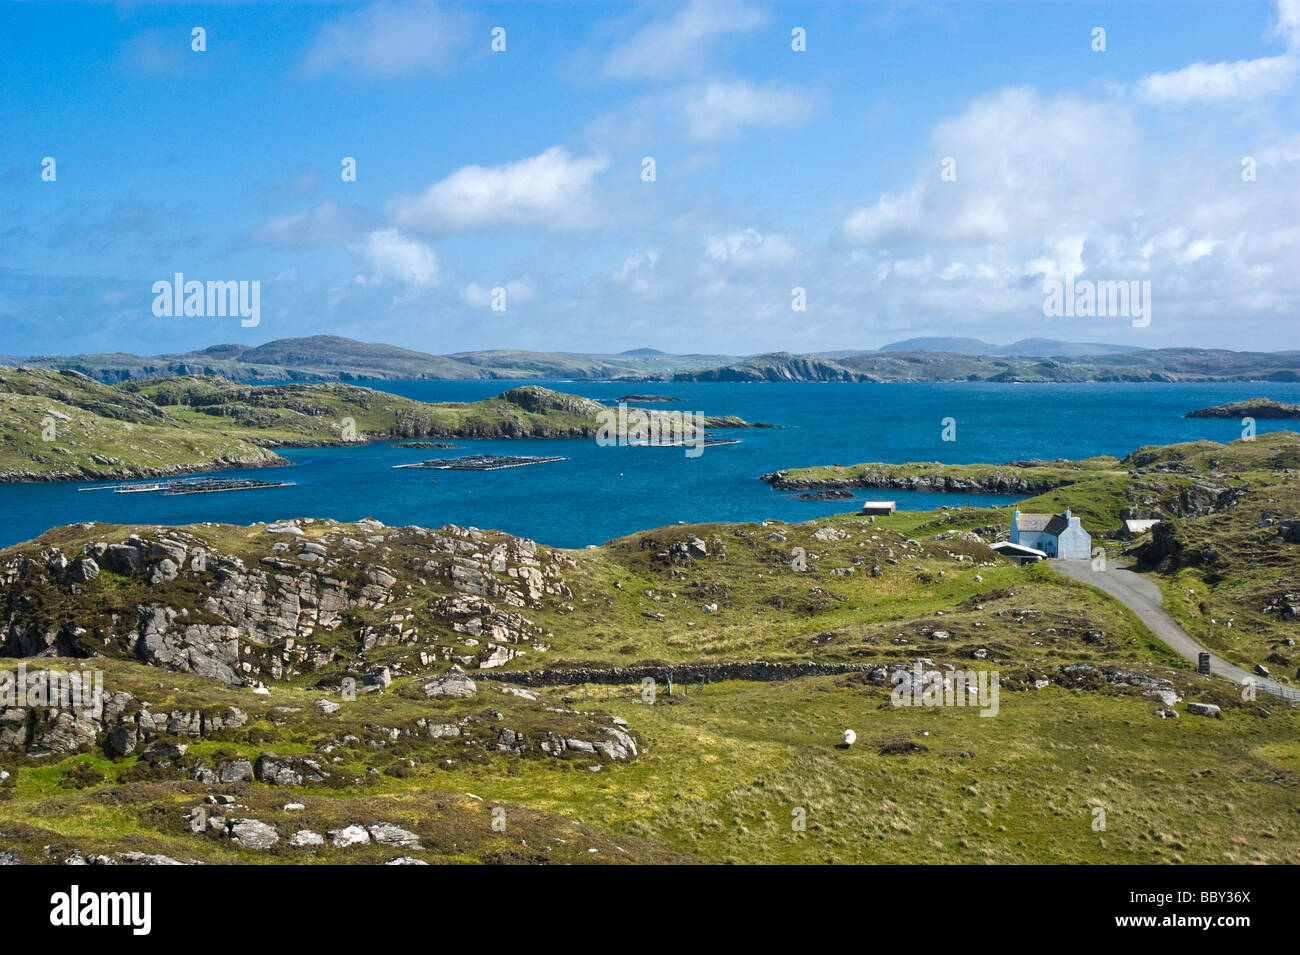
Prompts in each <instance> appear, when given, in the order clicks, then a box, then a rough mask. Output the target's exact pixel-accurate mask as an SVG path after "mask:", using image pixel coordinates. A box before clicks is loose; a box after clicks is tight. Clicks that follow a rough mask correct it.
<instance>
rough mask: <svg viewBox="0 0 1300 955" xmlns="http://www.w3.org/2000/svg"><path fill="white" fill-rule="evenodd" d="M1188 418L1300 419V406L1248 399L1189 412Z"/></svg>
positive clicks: (1261, 399)
mask: <svg viewBox="0 0 1300 955" xmlns="http://www.w3.org/2000/svg"><path fill="white" fill-rule="evenodd" d="M1184 417H1186V418H1300V405H1288V404H1284V403H1282V402H1281V401H1274V400H1272V399H1271V398H1247V399H1246V400H1245V401H1233V402H1231V403H1230V404H1226V405H1216V406H1215V407H1213V408H1202V409H1200V410H1199V411H1189V412H1187V414H1186V415H1184Z"/></svg>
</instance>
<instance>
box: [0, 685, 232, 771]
mask: <svg viewBox="0 0 1300 955" xmlns="http://www.w3.org/2000/svg"><path fill="white" fill-rule="evenodd" d="M55 673H58V671H50V670H35V671H28V672H27V673H26V681H27V684H26V685H27V686H28V687H29V688H30V687H39V686H40V685H41V684H42V683H45V682H48V681H49V680H50V679H51V675H52V674H55ZM62 676H63V675H62V674H61V673H58V677H56V678H58V679H61V678H62ZM37 692H38V693H39V690H38V691H37ZM36 698H39V697H29V699H36ZM44 699H49V697H44ZM52 702H57V700H55V701H52ZM64 702H65V703H66V702H67V701H66V700H65V701H64ZM77 702H78V705H73V706H70V707H69V706H65V707H63V708H59V707H58V706H57V705H54V706H12V707H7V708H4V709H3V710H0V751H19V752H26V753H27V754H28V755H30V756H40V755H47V754H62V753H74V752H78V751H81V750H86V749H90V748H92V747H94V746H96V745H102V746H103V748H104V751H105V752H106V753H108V755H110V756H112V757H122V756H126V755H128V754H130V753H132V752H134V751H135V750H136V748H137V747H140V746H145V747H149V746H151V745H154V744H158V743H159V741H160V740H170V739H176V738H182V737H192V738H206V737H209V736H212V735H213V734H214V733H218V732H220V731H222V730H226V729H235V728H238V727H241V726H244V725H245V724H246V723H247V722H248V714H247V713H245V712H244V711H243V710H241V709H239V708H237V707H234V706H228V707H223V708H216V709H198V708H196V709H172V710H151V709H148V708H146V707H145V706H144V705H142V704H141V703H140V702H139V701H137V700H136V699H135V697H133V696H132V695H131V694H130V693H127V692H126V691H124V690H116V691H112V692H106V693H100V694H98V695H96V694H91V693H87V694H86V696H85V698H84V699H83V700H81V701H77ZM81 702H84V703H85V705H84V706H83V705H79V704H80V703H81ZM165 746H174V744H173V743H166V744H165ZM165 746H164V745H158V746H155V748H154V749H153V750H152V751H149V752H147V753H146V755H148V756H150V757H151V758H152V759H154V760H159V759H173V760H174V759H179V757H180V756H182V755H184V752H183V751H181V752H179V753H173V752H168V751H166V750H165Z"/></svg>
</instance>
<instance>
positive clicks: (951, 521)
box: [784, 431, 1300, 679]
mask: <svg viewBox="0 0 1300 955" xmlns="http://www.w3.org/2000/svg"><path fill="white" fill-rule="evenodd" d="M889 467H898V468H900V469H902V471H903V473H904V474H912V473H916V474H926V475H940V476H942V475H945V474H952V475H958V476H964V477H970V476H972V475H981V474H998V473H1002V472H1004V471H1009V470H1010V469H1006V468H1004V467H1002V466H992V465H898V466H889V465H877V464H864V465H855V466H854V467H852V468H843V469H838V470H837V469H835V468H824V467H823V468H803V469H799V470H797V471H795V470H791V471H787V472H784V473H785V475H786V476H787V477H807V478H809V479H832V480H833V479H835V478H836V477H837V476H838V475H839V474H840V473H864V472H866V473H871V472H873V471H874V470H876V469H885V468H889ZM1024 470H1025V469H1021V471H1022V473H1023V471H1024ZM1037 470H1038V469H1037V468H1034V469H1029V471H1030V473H1033V472H1034V471H1037ZM1046 473H1047V474H1048V475H1054V476H1055V479H1056V480H1060V481H1061V483H1060V486H1059V487H1056V488H1054V489H1052V490H1050V491H1046V492H1044V493H1042V494H1039V495H1037V496H1035V497H1032V498H1029V499H1027V500H1022V501H1020V502H1018V504H1017V505H1016V506H1018V507H1020V508H1021V509H1022V510H1026V511H1050V512H1059V511H1060V510H1061V509H1062V508H1065V507H1069V508H1071V509H1072V510H1073V511H1074V513H1076V514H1078V515H1080V516H1081V517H1082V519H1083V524H1084V526H1085V527H1087V528H1088V529H1089V530H1090V531H1092V532H1093V534H1094V539H1095V540H1096V542H1097V543H1099V544H1103V545H1105V546H1107V547H1108V548H1110V549H1112V550H1118V549H1119V544H1118V542H1116V541H1114V540H1107V539H1103V538H1098V536H1097V535H1098V534H1099V532H1100V533H1101V534H1102V535H1109V534H1111V533H1112V532H1113V531H1115V529H1116V528H1118V527H1119V525H1120V522H1121V514H1122V512H1124V511H1126V509H1129V510H1136V511H1138V512H1141V513H1144V514H1145V513H1159V514H1162V515H1163V516H1164V517H1165V518H1166V521H1167V523H1168V524H1169V525H1170V526H1171V528H1172V529H1173V533H1174V536H1175V538H1176V540H1177V541H1178V544H1179V547H1180V553H1179V554H1178V555H1176V556H1175V557H1174V558H1173V559H1172V560H1170V561H1167V562H1163V561H1162V562H1159V563H1160V567H1159V568H1158V569H1159V571H1160V572H1159V573H1157V574H1156V582H1157V583H1158V584H1159V585H1160V586H1161V587H1162V589H1163V590H1164V593H1165V606H1166V610H1168V612H1169V613H1170V614H1171V615H1172V616H1173V617H1174V618H1175V619H1176V620H1178V622H1179V623H1180V624H1181V625H1182V626H1183V627H1184V629H1186V630H1187V631H1188V633H1190V634H1191V635H1192V636H1193V637H1195V638H1196V639H1198V640H1200V641H1201V642H1203V643H1204V644H1206V645H1207V646H1209V647H1211V648H1212V649H1214V650H1216V651H1218V652H1220V653H1221V654H1222V655H1224V656H1225V657H1227V658H1228V659H1230V660H1233V661H1234V662H1236V663H1238V664H1240V665H1242V666H1245V667H1247V668H1250V667H1253V666H1254V665H1255V664H1256V663H1260V662H1264V663H1265V664H1266V665H1267V666H1269V667H1270V668H1271V669H1272V671H1273V674H1274V675H1276V676H1279V677H1282V678H1294V679H1300V672H1298V671H1297V666H1300V653H1298V652H1297V651H1296V649H1295V646H1294V644H1287V643H1286V640H1287V639H1288V638H1290V639H1291V640H1293V641H1295V640H1300V624H1297V622H1296V621H1288V620H1284V619H1283V616H1282V614H1281V613H1280V612H1277V611H1276V610H1275V611H1272V612H1270V613H1264V612H1263V608H1264V607H1266V606H1269V605H1270V604H1271V603H1273V602H1274V601H1276V600H1277V599H1278V598H1280V597H1282V596H1283V595H1284V594H1286V593H1293V594H1294V593H1297V592H1300V546H1297V545H1295V544H1288V543H1285V542H1283V541H1282V540H1281V539H1280V538H1279V537H1278V532H1277V526H1276V525H1277V522H1278V521H1283V520H1295V519H1297V518H1300V480H1298V478H1300V435H1297V434H1296V433H1295V432H1291V431H1275V432H1270V433H1269V434H1264V435H1259V436H1258V437H1257V438H1256V439H1255V440H1254V441H1233V442H1230V443H1228V444H1218V443H1216V442H1213V441H1194V442H1187V443H1185V444H1176V445H1170V446H1167V447H1160V448H1142V449H1139V450H1138V451H1135V452H1133V453H1132V454H1130V455H1128V456H1127V457H1126V458H1124V459H1123V460H1122V461H1120V462H1119V468H1118V469H1115V470H1112V469H1111V468H1109V467H1107V466H1105V464H1104V463H1101V464H1099V463H1098V462H1097V461H1085V462H1079V466H1078V467H1077V468H1075V467H1072V466H1071V465H1069V464H1068V463H1067V464H1064V465H1062V464H1059V463H1055V462H1053V463H1052V464H1050V465H1047V466H1046ZM1207 487H1208V488H1211V489H1212V491H1211V493H1210V495H1209V496H1210V497H1213V496H1214V495H1215V494H1218V493H1220V492H1221V491H1223V490H1226V491H1229V492H1234V491H1235V492H1237V493H1236V496H1235V500H1232V501H1231V502H1230V503H1228V502H1225V503H1224V504H1223V505H1221V506H1212V507H1210V509H1209V513H1200V510H1201V506H1203V505H1202V504H1201V502H1203V501H1205V500H1208V499H1209V498H1208V497H1207V495H1206V493H1205V492H1204V489H1205V488H1207ZM1008 511H1009V507H1008V508H957V509H950V510H947V511H940V512H934V513H929V514H921V513H912V514H907V513H903V514H897V515H894V516H892V517H888V518H877V521H878V522H879V523H881V524H882V525H883V526H885V527H893V528H898V529H900V530H903V531H905V532H907V533H915V534H922V533H927V532H933V533H937V532H939V530H940V529H943V528H950V529H955V530H967V529H968V530H975V529H980V530H984V531H997V530H998V529H999V528H1001V529H1005V528H1006V526H1007V524H1008V521H1009V514H1008ZM1150 538H1151V535H1150V533H1148V534H1146V535H1144V536H1143V537H1142V538H1139V539H1138V540H1137V541H1136V542H1135V543H1134V544H1132V545H1129V546H1128V547H1127V548H1125V549H1126V550H1127V551H1128V552H1129V553H1130V554H1131V555H1133V556H1136V557H1138V558H1140V559H1143V560H1146V561H1147V562H1149V563H1153V564H1154V563H1157V561H1155V560H1153V559H1152V554H1151V550H1150V548H1149V547H1144V546H1143V545H1144V544H1147V543H1149V541H1150ZM1150 569H1152V570H1156V569H1157V568H1155V567H1152V568H1150ZM1229 620H1231V621H1232V625H1231V626H1230V627H1229V626H1228V625H1227V621H1229Z"/></svg>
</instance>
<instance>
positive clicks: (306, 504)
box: [0, 379, 1300, 547]
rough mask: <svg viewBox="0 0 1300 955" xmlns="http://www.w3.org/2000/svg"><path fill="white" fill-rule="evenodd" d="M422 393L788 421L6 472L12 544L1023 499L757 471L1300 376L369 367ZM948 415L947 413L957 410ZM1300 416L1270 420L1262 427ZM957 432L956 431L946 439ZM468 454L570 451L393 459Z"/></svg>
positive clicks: (1071, 423) (1220, 434) (983, 437)
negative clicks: (534, 373)
mask: <svg viewBox="0 0 1300 955" xmlns="http://www.w3.org/2000/svg"><path fill="white" fill-rule="evenodd" d="M358 384H365V385H368V386H370V387H373V388H377V389H380V390H382V391H388V392H392V393H394V394H398V395H403V396H405V397H407V398H414V399H417V400H420V401H477V400H479V399H482V398H487V397H491V396H493V395H497V394H500V393H501V392H503V391H505V390H507V389H508V388H511V387H515V386H516V385H520V384H536V385H544V386H546V387H549V388H554V389H556V390H558V391H564V392H568V393H570V394H576V395H582V396H583V397H586V398H591V399H594V400H596V401H599V402H602V403H606V404H610V405H613V404H615V403H616V399H617V398H619V397H620V396H624V395H628V394H658V395H664V396H670V397H675V398H680V399H681V400H680V401H675V402H671V403H663V404H655V405H647V406H646V407H655V408H661V409H665V410H676V411H683V412H701V413H704V414H708V415H738V416H740V417H742V418H744V419H746V420H747V421H751V422H763V423H768V424H773V425H777V427H775V428H770V429H768V428H761V429H746V430H735V431H720V432H717V436H718V437H725V438H732V439H738V440H739V442H740V443H738V444H727V445H719V446H714V447H706V448H705V449H704V451H703V453H702V454H700V455H698V456H696V457H691V456H688V455H687V454H686V453H685V449H684V448H681V447H676V448H672V447H663V448H655V447H602V446H600V445H598V444H597V443H596V441H595V440H594V439H587V440H569V439H536V440H457V441H455V442H454V443H455V444H457V445H460V446H462V447H463V449H464V450H455V451H444V450H430V449H413V448H394V447H390V446H389V445H390V443H391V442H388V441H382V442H374V443H369V444H360V445H353V446H349V447H339V448H300V449H290V450H286V451H283V452H282V453H283V456H284V457H286V458H288V459H289V460H290V461H291V462H292V465H291V466H290V467H281V468H260V469H252V470H225V471H215V472H207V473H205V474H204V475H203V476H205V477H206V476H212V477H248V478H255V479H259V480H275V481H288V482H292V486H291V487H281V488H273V489H264V490H254V491H238V492H231V493H220V494H196V495H180V496H172V497H164V496H161V495H159V494H156V493H141V494H115V493H112V492H107V491H98V492H82V491H80V490H79V489H80V488H82V487H87V486H90V485H89V484H87V483H86V482H46V483H35V484H6V485H0V546H8V545H10V544H13V543H17V542H20V541H25V540H30V539H32V538H34V537H36V536H38V535H40V534H41V533H42V532H44V531H45V530H47V529H48V528H50V527H53V526H56V525H60V524H73V523H79V522H82V521H100V522H107V523H115V524H189V523H197V522H202V521H217V522H223V523H234V524H251V523H256V522H269V521H278V520H286V519H290V518H295V517H317V518H326V517H328V518H334V519H336V520H340V521H354V520H359V519H361V518H365V517H370V518H375V519H377V520H380V521H382V522H383V523H385V524H388V525H398V526H400V525H408V524H415V525H419V526H423V527H436V526H439V525H442V524H447V523H453V524H460V525H469V526H475V527H480V528H494V529H499V530H503V531H507V532H509V533H511V534H516V535H520V536H524V537H531V538H533V539H535V540H538V541H540V542H542V543H545V544H550V545H553V546H557V547H583V546H586V545H589V544H599V543H602V542H604V541H607V540H610V539H613V538H616V537H621V536H623V535H626V534H629V533H632V532H634V531H638V530H645V529H649V528H654V527H660V526H663V525H668V524H675V523H678V522H683V521H684V522H689V523H702V522H710V521H753V522H759V521H763V520H766V519H779V520H783V521H790V522H796V521H806V520H810V519H813V518H816V517H820V516H823V515H827V514H834V513H841V512H844V511H850V510H857V509H858V508H859V507H860V505H861V502H862V501H863V500H866V499H868V498H872V499H877V498H885V499H889V500H894V501H896V502H897V505H898V508H899V509H911V510H934V509H937V508H939V507H942V506H945V505H946V506H959V505H979V506H987V505H997V504H1008V503H1011V502H1012V501H1013V500H1014V499H1013V498H1008V497H1006V496H996V495H980V494H941V493H940V494H935V493H921V492H909V491H888V492H885V491H872V492H865V491H863V492H858V493H857V494H856V496H855V499H854V500H852V501H848V500H837V501H807V500H800V499H798V498H797V497H795V496H794V494H793V493H792V492H788V491H777V490H773V489H772V488H771V487H770V486H768V485H767V484H765V483H763V482H762V481H760V480H759V477H760V475H762V474H764V473H766V472H770V471H776V470H779V469H783V468H794V467H801V466H805V465H819V464H845V465H848V464H856V463H859V462H863V461H885V462H891V463H902V462H908V461H932V462H933V461H942V462H945V463H953V464H960V463H973V462H986V463H1007V462H1012V461H1021V460H1026V459H1030V458H1040V459H1049V460H1050V459H1054V458H1085V457H1090V456H1093V455H1099V454H1111V455H1115V456H1118V457H1122V456H1123V455H1125V454H1127V453H1129V452H1130V451H1133V450H1135V449H1137V448H1139V447H1142V446H1144V445H1156V444H1170V443H1173V442H1178V441H1193V440H1198V439H1209V440H1212V441H1232V440H1237V439H1239V438H1240V437H1241V436H1242V425H1241V422H1240V421H1239V420H1235V419H1234V420H1224V419H1206V418H1187V417H1184V415H1186V413H1187V412H1189V411H1193V410H1195V409H1198V408H1204V407H1208V406H1211V405H1218V404H1223V403H1225V402H1229V401H1236V400H1241V399H1245V398H1252V397H1258V396H1267V397H1270V398H1273V399H1276V400H1279V401H1288V402H1296V401H1300V383H1261V382H1244V383H1243V382H1228V383H1191V384H1181V383H1142V384H1111V383H1079V384H991V383H985V382H949V383H931V382H927V383H888V384H877V383H847V382H845V383H809V382H790V383H752V384H751V383H727V382H662V383H661V382H655V383H628V382H586V381H555V380H537V379H530V380H529V381H526V382H513V381H503V380H492V381H378V382H358ZM949 419H950V420H949ZM1288 427H1289V428H1291V429H1300V424H1297V422H1295V421H1290V422H1288V421H1266V420H1260V421H1258V422H1257V424H1256V428H1257V431H1258V432H1259V433H1261V434H1262V433H1265V432H1267V431H1272V430H1279V429H1282V428H1288ZM945 436H946V437H949V438H952V439H953V440H945ZM462 454H465V455H469V454H498V455H529V456H532V455H536V456H547V457H550V456H559V457H563V458H564V459H565V460H563V461H557V462H553V463H548V464H538V465H532V466H528V467H520V468H512V469H507V470H498V471H445V470H428V469H417V468H408V469H394V467H393V466H394V465H397V464H410V463H413V462H417V461H422V460H426V459H429V458H442V457H454V456H458V455H462Z"/></svg>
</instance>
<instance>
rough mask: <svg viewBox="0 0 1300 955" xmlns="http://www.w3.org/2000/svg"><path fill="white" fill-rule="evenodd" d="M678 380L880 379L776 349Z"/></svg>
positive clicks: (688, 373)
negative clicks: (776, 350) (775, 350)
mask: <svg viewBox="0 0 1300 955" xmlns="http://www.w3.org/2000/svg"><path fill="white" fill-rule="evenodd" d="M674 378H675V379H676V380H678V381H879V380H880V379H878V378H876V377H875V376H874V375H871V374H869V373H866V372H861V371H855V370H853V369H851V368H846V367H845V366H844V365H842V364H840V363H839V362H835V361H830V360H827V359H823V358H818V357H815V356H813V355H792V354H790V353H789V352H774V353H773V354H771V355H758V356H755V357H754V358H746V359H744V360H743V361H739V362H735V363H733V364H730V365H724V366H723V367H720V368H710V369H704V370H701V371H683V372H678V373H677V374H676V375H675V376H674Z"/></svg>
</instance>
